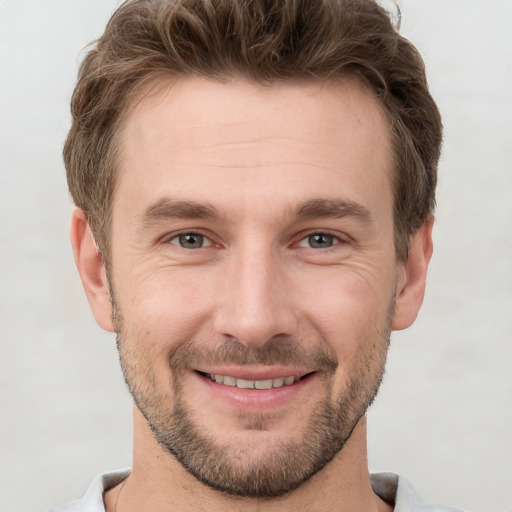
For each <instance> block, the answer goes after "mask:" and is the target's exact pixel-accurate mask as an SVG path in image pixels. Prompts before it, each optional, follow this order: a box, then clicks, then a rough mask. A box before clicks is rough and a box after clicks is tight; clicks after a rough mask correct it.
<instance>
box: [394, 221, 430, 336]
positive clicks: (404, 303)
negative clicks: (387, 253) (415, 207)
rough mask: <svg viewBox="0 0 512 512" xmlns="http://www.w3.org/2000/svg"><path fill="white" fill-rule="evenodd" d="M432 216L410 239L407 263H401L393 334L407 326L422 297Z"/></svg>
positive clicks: (428, 253)
mask: <svg viewBox="0 0 512 512" xmlns="http://www.w3.org/2000/svg"><path fill="white" fill-rule="evenodd" d="M433 224H434V217H433V216H431V217H430V218H429V219H428V221H427V222H426V223H425V224H424V225H423V226H422V227H421V228H420V229H419V230H418V231H417V232H416V233H415V234H414V235H413V236H412V237H411V240H410V244H409V254H408V256H407V261H405V262H404V263H402V264H401V267H402V268H401V269H400V276H399V279H398V281H399V282H398V285H397V290H396V305H395V312H394V315H393V321H392V324H391V326H392V329H393V330H395V331H398V330H401V329H406V328H407V327H410V326H411V325H412V324H413V322H414V320H416V316H417V315H418V311H419V310H420V307H421V304H422V303H423V296H424V295H425V282H426V278H427V268H428V264H429V262H430V258H431V256H432V251H433V245H432V226H433Z"/></svg>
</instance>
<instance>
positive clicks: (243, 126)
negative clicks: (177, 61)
mask: <svg viewBox="0 0 512 512" xmlns="http://www.w3.org/2000/svg"><path fill="white" fill-rule="evenodd" d="M391 160H392V159H391V145H390V129H389V126H388V122H387V119H386V116H385V114H384V112H383V109H382V107H381V105H380V103H379V102H378V100H377V99H376V98H374V97H373V96H372V95H371V93H370V92H369V91H368V90H367V89H366V88H365V87H363V86H362V85H361V84H360V83H358V82H356V81H355V80H347V81H344V82H339V83H332V84H321V83H317V82H310V83H305V82H302V83H280V84H274V85H270V86H263V85H257V84H253V83H248V82H245V81H232V82H227V83H220V82H213V81H209V80H206V79H202V78H179V79H176V80H174V81H172V82H167V83H159V84H157V86H156V87H154V88H152V90H151V92H150V93H149V94H147V95H146V96H145V97H143V98H142V99H141V100H140V101H139V102H137V104H136V105H135V106H134V107H133V108H132V110H131V111H130V112H129V114H128V115H127V118H126V119H125V122H124V126H123V130H122V135H121V145H120V169H119V171H120V172H119V175H118V186H117V191H116V194H115V196H114V207H115V205H116V202H120V201H129V202H130V203H132V204H133V203H139V202H141V203H142V202H144V201H150V200H155V199H158V196H162V197H164V196H166V195H168V196H178V197H180V196H181V195H185V196H189V195H190V194H191V193H193V195H194V196H195V197H194V199H195V200H198V201H201V200H207V199H209V200H211V199H212V196H213V195H215V191H217V192H218V191H219V190H220V191H222V192H224V191H225V189H226V187H231V188H233V187H235V188H236V189H237V195H236V198H237V199H238V200H239V203H240V204H239V206H242V205H249V204H251V201H254V200H259V198H261V197H262V196H263V195H267V196H268V194H269V192H271V193H272V194H275V196H274V197H275V199H276V200H280V201H282V202H283V206H286V205H285V204H284V203H286V202H287V201H294V200H295V199H300V200H305V199H307V197H300V198H297V197H294V196H296V195H297V194H299V195H301V196H307V194H308V192H309V191H311V193H313V190H314V189H317V192H318V193H320V194H323V195H327V196H328V195H329V194H330V192H332V191H333V190H337V189H336V187H339V192H340V193H341V194H342V195H343V194H344V195H346V194H349V195H350V194H352V196H356V197H352V198H351V199H354V200H362V199H363V198H362V197H357V196H358V195H368V192H371V191H372V190H373V191H374V192H375V195H382V194H383V191H384V195H389V197H390V194H391V192H390V180H389V172H390V163H391ZM354 184H356V185H357V186H354ZM277 189H279V196H278V195H277ZM322 190H323V193H322ZM221 195H222V194H220V195H219V197H220V196H221ZM317 195H318V194H317ZM232 199H233V200H234V199H235V198H234V197H233V198H232ZM367 200H369V199H368V198H367ZM234 202H235V203H236V201H234ZM232 203H233V201H232ZM141 206H142V205H141ZM233 206H236V204H234V203H233Z"/></svg>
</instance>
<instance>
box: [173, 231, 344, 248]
mask: <svg viewBox="0 0 512 512" xmlns="http://www.w3.org/2000/svg"><path fill="white" fill-rule="evenodd" d="M186 236H196V237H201V245H200V246H199V247H183V245H181V243H180V241H179V240H180V238H181V237H186ZM315 236H316V237H320V236H322V237H324V238H332V245H329V246H327V247H311V245H309V246H305V245H302V244H303V243H308V242H307V241H308V239H311V238H312V237H315ZM174 241H176V242H174ZM204 241H207V242H208V243H207V244H206V245H205V244H204ZM344 242H346V240H344V239H343V238H342V237H340V236H339V235H337V234H334V233H331V232H330V231H311V232H309V233H305V234H303V236H302V237H301V238H300V239H299V241H298V242H296V243H295V244H294V245H296V246H298V247H304V248H306V249H318V250H323V251H325V250H329V249H332V248H333V247H334V246H336V245H337V244H340V243H341V244H342V243H344ZM166 243H170V244H173V245H177V246H179V247H181V248H182V249H185V250H195V249H203V248H205V247H211V246H214V245H217V244H215V242H213V241H212V240H211V239H210V238H209V237H208V236H207V235H205V234H203V233H201V232H200V231H182V232H181V233H176V234H173V235H172V237H170V238H167V239H166Z"/></svg>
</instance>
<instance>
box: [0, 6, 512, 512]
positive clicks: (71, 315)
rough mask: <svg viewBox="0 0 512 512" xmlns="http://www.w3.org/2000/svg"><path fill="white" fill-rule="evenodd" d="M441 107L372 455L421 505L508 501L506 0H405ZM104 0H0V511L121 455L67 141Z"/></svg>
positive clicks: (111, 378) (510, 504)
mask: <svg viewBox="0 0 512 512" xmlns="http://www.w3.org/2000/svg"><path fill="white" fill-rule="evenodd" d="M400 4H401V6H402V10H403V23H402V32H403V33H404V34H405V35H406V36H407V37H409V38H410V39H411V40H412V41H413V42H414V43H415V44H416V45H417V46H418V48H419V49H420V51H421V52H422V53H423V55H424V58H425V60H426V63H427V69H428V72H429V77H430V83H431V88H432V91H433V94H434V96H435V97H436V99H437V100H438V103H439V105H440V108H441V110H442V112H443V115H444V124H445V129H446V139H445V145H444V155H443V159H442V162H441V167H440V183H439V199H438V203H439V206H438V213H437V225H436V228H435V242H436V249H435V254H434V259H433V262H432V266H431V271H430V285H429V287H428V290H427V296H426V299H425V305H424V308H423V311H422V313H421V314H420V317H419V319H418V321H417V323H416V325H415V326H414V327H413V328H411V329H409V330H408V331H405V332H404V333H397V334H396V335H395V336H394V338H393V339H394V343H393V346H392V350H391V355H390V360H389V366H388V375H387V377H386V380H385V383H384V386H383V388H382V392H381V395H380V397H379V399H378V400H377V402H376V404H375V405H374V407H373V408H372V410H371V412H370V415H369V430H370V435H369V449H370V466H371V468H372V469H373V470H393V471H396V472H399V473H401V474H403V475H405V476H407V477H408V478H409V479H410V480H411V481H412V482H413V484H414V485H415V487H416V488H417V489H418V490H419V492H420V493H421V494H422V495H423V497H424V498H425V499H426V500H428V501H431V502H441V503H445V504H452V505H457V506H460V507H462V508H465V509H467V510H469V511H473V512H498V511H512V500H511V498H510V491H511V484H510V481H511V477H512V470H511V465H510V464H509V459H510V458H511V456H512V440H511V437H512V436H511V431H512V429H511V423H512V376H511V368H512V292H511V289H512V272H511V264H512V226H511V224H512V222H511V221H512V201H511V197H512V194H511V189H512V1H511V0H403V1H402V2H400ZM115 5H116V2H115V1H113V0H72V1H71V0H46V1H41V0H0V244H1V245H0V286H1V290H0V344H1V346H0V414H1V416H0V417H1V421H0V510H2V511H3V512H27V511H31V510H34V511H36V510H41V511H44V510H47V509H48V508H49V507H50V506H53V505H57V504H61V503H64V502H66V501H68V500H71V499H74V498H77V497H79V496H80V495H81V494H82V493H83V491H84V490H85V488H86V486H87V485H88V483H89V481H90V480H91V479H92V478H93V477H94V476H95V475H96V474H97V473H99V472H102V471H106V470H109V469H115V468H119V467H124V466H128V465H129V464H130V460H131V427H130V423H131V404H130V399H129V396H128V393H127V392H126V391H125V389H124V385H123V382H122V378H121V375H120V371H119V369H118V365H117V356H116V353H115V348H114V339H113V337H112V336H110V335H107V334H105V333H103V332H102V331H101V330H100V329H99V328H98V327H97V326H96V325H95V323H94V320H93V318H92V315H91V314H90V313H89V310H88V305H87V303H86V300H85V297H84V295H83V292H82V290H81V285H80V282H79V279H78V276H77V274H76V272H75V269H74V265H73V262H72V255H71V250H70V247H69V243H68V237H67V231H68V223H69V214H70V211H71V204H70V200H69V199H68V196H67V190H66V184H65V177H64V169H63V165H62V163H61V157H60V152H61V147H62V141H63V139H64V136H65V133H66V129H67V127H68V125H69V116H68V110H69V109H68V104H69V98H70V95H71V91H72V87H73V82H74V79H75V76H76V71H77V66H78V62H79V57H78V55H79V52H80V50H81V49H82V48H83V47H84V46H85V45H86V43H88V42H89V41H90V40H92V39H93V38H95V37H97V36H99V34H100V33H101V30H102V28H103V26H104V24H105V22H106V21H107V19H108V16H109V14H110V13H111V12H112V10H113V8H114V7H115Z"/></svg>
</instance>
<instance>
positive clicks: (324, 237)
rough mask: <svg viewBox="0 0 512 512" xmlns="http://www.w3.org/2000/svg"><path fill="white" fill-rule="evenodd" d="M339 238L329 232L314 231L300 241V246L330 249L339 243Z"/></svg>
mask: <svg viewBox="0 0 512 512" xmlns="http://www.w3.org/2000/svg"><path fill="white" fill-rule="evenodd" d="M338 242H339V239H338V238H337V237H335V236H333V235H329V234H328V233H313V234H311V235H309V236H307V237H306V238H304V239H302V240H301V241H300V242H299V244H298V245H299V247H310V248H312V249H328V248H329V247H332V246H333V245H334V244H336V243H338Z"/></svg>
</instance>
